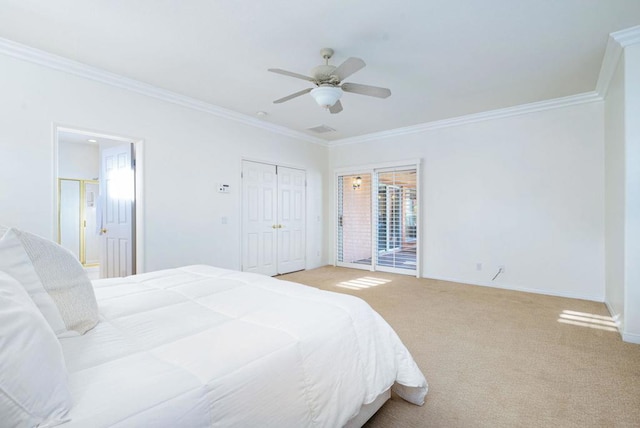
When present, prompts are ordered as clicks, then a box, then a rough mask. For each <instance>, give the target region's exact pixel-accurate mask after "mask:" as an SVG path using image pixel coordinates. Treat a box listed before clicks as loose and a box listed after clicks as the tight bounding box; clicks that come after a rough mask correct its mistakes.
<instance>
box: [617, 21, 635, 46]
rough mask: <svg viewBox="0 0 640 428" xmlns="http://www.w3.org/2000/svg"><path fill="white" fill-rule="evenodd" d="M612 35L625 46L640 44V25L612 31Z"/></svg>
mask: <svg viewBox="0 0 640 428" xmlns="http://www.w3.org/2000/svg"><path fill="white" fill-rule="evenodd" d="M611 37H612V38H613V39H615V40H616V41H617V42H618V43H620V45H621V46H622V47H623V48H626V47H627V46H631V45H635V44H638V43H640V25H636V26H635V27H631V28H627V29H624V30H620V31H616V32H615V33H611Z"/></svg>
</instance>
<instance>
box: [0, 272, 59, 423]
mask: <svg viewBox="0 0 640 428" xmlns="http://www.w3.org/2000/svg"><path fill="white" fill-rule="evenodd" d="M71 406H72V401H71V395H70V393H69V388H68V383H67V369H66V367H65V363H64V357H63V355H62V349H61V347H60V342H59V341H58V339H57V338H56V336H55V335H54V334H53V331H52V330H51V327H49V325H48V324H47V321H46V320H45V319H44V317H43V316H42V314H41V313H40V311H39V310H38V308H37V307H36V305H35V304H34V303H33V301H32V300H31V299H30V298H29V295H28V294H27V293H26V291H25V290H24V288H23V287H22V285H21V284H20V283H19V282H18V280H16V279H15V278H13V277H12V276H10V275H9V274H7V273H6V272H2V271H0V415H2V420H0V425H2V426H7V427H17V426H19V427H22V426H25V427H26V426H28V427H35V426H38V427H53V426H56V425H59V424H61V423H64V422H66V421H68V420H69V418H67V417H66V414H67V413H68V412H69V410H70V409H71Z"/></svg>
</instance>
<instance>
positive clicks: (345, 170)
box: [333, 158, 422, 177]
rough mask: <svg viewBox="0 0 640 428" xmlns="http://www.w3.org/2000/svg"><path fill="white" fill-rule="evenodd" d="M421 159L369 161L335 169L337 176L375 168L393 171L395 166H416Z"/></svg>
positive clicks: (370, 170) (369, 170)
mask: <svg viewBox="0 0 640 428" xmlns="http://www.w3.org/2000/svg"><path fill="white" fill-rule="evenodd" d="M421 161H422V159H420V158H415V159H404V160H399V161H389V162H378V163H368V164H364V165H351V166H341V167H339V168H334V169H333V171H334V173H335V176H336V177H337V176H338V175H344V174H350V175H353V174H357V173H359V172H372V171H373V170H374V169H376V170H382V169H388V170H389V171H393V170H394V169H395V168H403V167H405V166H415V165H417V164H419V163H420V162H421ZM354 171H356V172H354Z"/></svg>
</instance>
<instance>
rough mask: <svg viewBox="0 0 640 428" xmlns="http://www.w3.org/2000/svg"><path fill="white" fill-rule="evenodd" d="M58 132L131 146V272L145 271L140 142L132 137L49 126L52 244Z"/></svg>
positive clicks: (56, 230)
mask: <svg viewBox="0 0 640 428" xmlns="http://www.w3.org/2000/svg"><path fill="white" fill-rule="evenodd" d="M60 132H71V133H74V134H79V135H82V136H84V137H87V138H88V139H89V138H95V139H98V140H99V139H101V138H102V139H107V140H111V141H118V142H122V143H131V144H132V145H133V151H134V153H135V195H134V197H135V210H134V213H135V218H134V222H133V224H134V246H133V248H134V252H135V256H134V259H133V260H134V269H135V270H134V273H143V272H145V264H144V260H145V257H144V242H145V239H144V238H145V236H144V198H143V196H144V180H143V177H144V139H142V138H136V137H127V136H123V135H117V133H112V132H104V131H96V130H91V129H87V128H81V127H77V126H70V125H64V124H60V123H53V124H52V128H51V141H52V152H53V153H52V158H53V168H52V172H53V179H52V180H51V181H52V194H53V200H52V206H51V218H52V226H53V227H52V230H53V234H52V236H51V238H52V239H53V240H54V241H55V240H56V237H57V236H58V233H59V226H58V178H64V177H59V176H58V163H59V159H58V150H59V142H58V137H59V133H60Z"/></svg>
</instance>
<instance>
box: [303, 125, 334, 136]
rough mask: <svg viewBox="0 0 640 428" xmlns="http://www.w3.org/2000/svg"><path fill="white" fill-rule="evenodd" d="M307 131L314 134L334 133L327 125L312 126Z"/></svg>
mask: <svg viewBox="0 0 640 428" xmlns="http://www.w3.org/2000/svg"><path fill="white" fill-rule="evenodd" d="M308 130H309V131H311V132H315V133H316V134H324V133H325V132H335V129H333V128H332V127H330V126H327V125H319V126H314V127H313V128H309V129H308Z"/></svg>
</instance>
